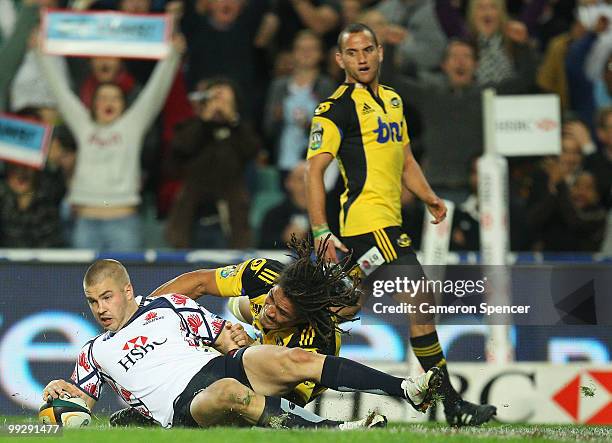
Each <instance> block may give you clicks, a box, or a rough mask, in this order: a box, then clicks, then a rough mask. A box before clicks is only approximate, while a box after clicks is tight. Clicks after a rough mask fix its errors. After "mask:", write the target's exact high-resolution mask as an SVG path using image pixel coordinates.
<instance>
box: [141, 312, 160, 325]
mask: <svg viewBox="0 0 612 443" xmlns="http://www.w3.org/2000/svg"><path fill="white" fill-rule="evenodd" d="M163 318H164V316H163V315H162V316H160V315H158V314H157V312H155V311H151V312H149V313H148V314H147V315H145V317H144V320H145V321H144V323H143V324H142V325H143V326H146V325H148V324H151V323H153V322H154V321H158V320H162V319H163Z"/></svg>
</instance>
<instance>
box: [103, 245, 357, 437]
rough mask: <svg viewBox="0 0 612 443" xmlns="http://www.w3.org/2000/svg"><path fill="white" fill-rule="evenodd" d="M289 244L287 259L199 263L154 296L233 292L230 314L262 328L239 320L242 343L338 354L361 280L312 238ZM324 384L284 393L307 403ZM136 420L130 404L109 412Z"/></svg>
mask: <svg viewBox="0 0 612 443" xmlns="http://www.w3.org/2000/svg"><path fill="white" fill-rule="evenodd" d="M288 246H289V249H290V251H291V252H290V255H291V258H292V259H293V260H292V262H291V263H289V264H288V265H283V264H282V263H280V262H279V261H276V260H273V259H270V258H256V259H252V260H247V261H245V262H242V263H239V264H235V265H231V266H226V267H223V268H216V269H199V270H196V271H192V272H188V273H185V274H182V275H179V276H178V277H176V278H174V279H173V280H171V281H169V282H167V283H164V284H163V285H161V286H160V287H159V288H157V289H156V290H155V291H153V292H152V293H151V295H150V297H151V296H159V295H163V294H169V293H178V294H183V295H186V296H188V297H190V298H192V299H194V300H195V299H198V298H200V297H201V296H203V295H213V296H219V297H230V300H229V307H230V311H231V312H232V314H234V316H235V317H236V318H238V320H240V321H243V322H245V323H249V324H251V325H252V326H253V327H254V328H255V330H256V331H258V333H259V335H258V338H257V340H253V339H251V338H250V337H249V336H248V334H246V332H245V331H244V329H243V328H242V326H241V325H240V324H238V323H237V324H234V325H232V334H233V338H234V340H235V341H236V342H237V343H238V344H239V345H241V346H249V345H252V344H272V345H278V346H285V347H288V348H302V349H305V350H307V351H309V352H313V353H317V354H324V355H336V356H337V355H338V354H339V352H340V345H341V336H342V333H343V332H344V331H343V330H342V329H341V327H340V326H339V325H340V324H341V323H343V322H347V321H350V320H352V319H353V317H354V315H355V313H356V312H357V311H358V310H359V305H358V303H359V298H360V291H359V290H358V289H357V287H358V283H359V282H358V281H356V280H355V279H354V277H349V275H348V273H347V270H348V260H349V257H347V258H346V259H345V260H343V261H341V262H339V263H329V262H327V261H326V260H325V258H324V255H323V254H324V251H325V246H324V245H323V244H322V245H321V246H320V247H319V248H318V250H317V251H314V249H313V246H312V244H311V242H310V241H308V240H298V239H297V238H295V237H292V239H291V241H290V243H289V244H288ZM313 256H314V257H313ZM325 389H326V388H325V387H323V386H321V385H318V384H315V383H313V382H304V383H301V384H299V385H297V386H296V387H295V389H294V390H293V391H292V393H291V394H290V395H285V396H284V397H285V398H287V399H289V400H291V401H292V402H294V403H296V404H298V405H301V406H303V405H305V404H306V403H308V402H310V401H312V400H313V399H314V398H316V397H317V396H319V395H320V394H321V393H322V392H323V391H325ZM133 423H135V424H143V423H142V418H141V416H140V414H137V413H136V414H135V413H133V411H131V410H130V409H123V410H121V411H118V412H116V413H115V414H113V416H111V424H113V425H126V424H133Z"/></svg>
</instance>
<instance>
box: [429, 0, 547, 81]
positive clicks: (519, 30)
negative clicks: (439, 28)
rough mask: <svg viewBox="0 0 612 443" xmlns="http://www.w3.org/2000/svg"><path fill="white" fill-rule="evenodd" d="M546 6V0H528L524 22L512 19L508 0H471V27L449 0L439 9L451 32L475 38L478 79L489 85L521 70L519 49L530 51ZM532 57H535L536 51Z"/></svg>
mask: <svg viewBox="0 0 612 443" xmlns="http://www.w3.org/2000/svg"><path fill="white" fill-rule="evenodd" d="M545 6H546V1H545V0H534V1H532V2H529V3H527V4H526V6H525V7H524V10H523V12H522V14H521V21H517V20H509V19H508V13H507V11H506V3H505V1H504V0H470V2H469V3H468V11H467V26H466V25H465V24H464V23H463V20H462V19H461V17H460V16H459V13H458V11H456V10H455V9H454V8H453V7H452V6H451V5H450V1H449V0H439V2H438V5H437V8H438V14H439V17H440V15H441V17H440V20H441V22H442V23H443V24H444V26H445V29H446V32H447V35H449V36H452V37H454V36H460V37H463V38H470V39H473V40H474V42H475V44H476V47H477V49H478V54H479V61H480V62H479V64H478V70H477V79H478V83H480V84H481V85H485V84H497V83H499V82H501V81H503V80H506V79H509V78H512V77H514V76H515V75H517V73H518V72H519V71H520V69H518V66H517V65H518V64H519V63H518V61H517V59H516V52H517V51H518V52H523V53H524V52H525V51H527V50H530V48H528V46H527V45H528V41H529V29H532V28H533V27H534V26H535V24H536V23H537V20H538V18H539V16H540V14H541V13H542V11H543V9H544V7H545ZM530 51H531V50H530ZM531 56H532V58H534V57H535V53H532V54H531ZM532 63H535V60H533V61H532Z"/></svg>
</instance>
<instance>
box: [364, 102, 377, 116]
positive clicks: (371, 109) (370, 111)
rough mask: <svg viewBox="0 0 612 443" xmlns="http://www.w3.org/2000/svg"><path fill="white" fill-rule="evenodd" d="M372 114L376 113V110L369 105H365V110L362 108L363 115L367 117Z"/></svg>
mask: <svg viewBox="0 0 612 443" xmlns="http://www.w3.org/2000/svg"><path fill="white" fill-rule="evenodd" d="M372 112H374V108H373V107H371V106H370V105H368V104H367V103H364V104H363V108H361V114H362V115H366V114H371V113H372Z"/></svg>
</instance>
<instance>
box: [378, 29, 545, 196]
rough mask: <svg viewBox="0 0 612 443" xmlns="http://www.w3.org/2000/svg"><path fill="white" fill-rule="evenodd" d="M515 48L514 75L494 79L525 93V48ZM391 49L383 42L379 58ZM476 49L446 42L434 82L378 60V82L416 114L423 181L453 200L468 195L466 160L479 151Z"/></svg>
mask: <svg viewBox="0 0 612 443" xmlns="http://www.w3.org/2000/svg"><path fill="white" fill-rule="evenodd" d="M519 48H520V49H522V52H521V51H519V52H517V58H516V61H517V69H518V72H519V74H518V75H516V76H514V77H512V78H509V79H507V80H505V81H504V82H502V83H500V84H498V85H497V88H496V89H497V92H498V93H502V94H504V93H505V94H508V93H522V92H527V91H528V90H529V88H530V85H531V84H532V82H533V77H534V74H535V73H534V70H535V67H534V64H533V60H532V59H531V50H530V49H529V48H527V47H526V45H523V46H522V47H519ZM393 50H394V48H393V46H388V47H387V51H386V54H385V58H389V57H391V58H392V56H393ZM476 54H477V53H476V50H475V48H474V47H473V46H472V45H471V44H470V43H469V42H468V41H464V40H452V41H451V42H449V44H448V46H447V49H446V54H445V57H444V62H443V64H442V71H443V73H444V76H443V77H442V78H441V79H440V80H439V81H437V80H435V79H432V78H424V79H423V80H422V81H421V82H417V81H414V80H412V79H410V78H408V77H405V76H398V75H397V74H396V73H395V70H393V69H390V67H389V64H388V63H387V62H384V64H383V75H382V77H383V82H387V83H388V84H389V85H390V86H392V87H394V88H395V89H396V90H397V92H398V93H399V94H400V95H401V96H402V97H403V98H404V101H405V102H408V103H411V104H412V105H413V106H414V107H415V108H416V109H417V111H418V112H419V113H420V115H421V121H422V122H423V126H424V128H423V136H422V144H423V148H424V156H425V159H424V166H425V173H426V175H427V178H428V180H429V183H430V184H431V185H432V187H433V188H434V190H435V191H436V193H438V195H440V196H441V197H444V198H447V199H449V200H452V201H454V202H455V203H457V204H460V203H461V202H463V201H464V200H465V199H466V198H467V196H468V195H469V186H468V184H469V181H468V174H467V171H468V170H469V162H470V159H472V158H474V157H476V156H478V155H479V154H480V153H481V152H482V143H483V142H482V139H483V134H482V98H481V92H482V90H483V87H482V86H481V85H479V84H477V83H476V79H475V74H476V70H477V67H478V60H477V58H476ZM409 125H410V123H409ZM409 130H410V126H409Z"/></svg>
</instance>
